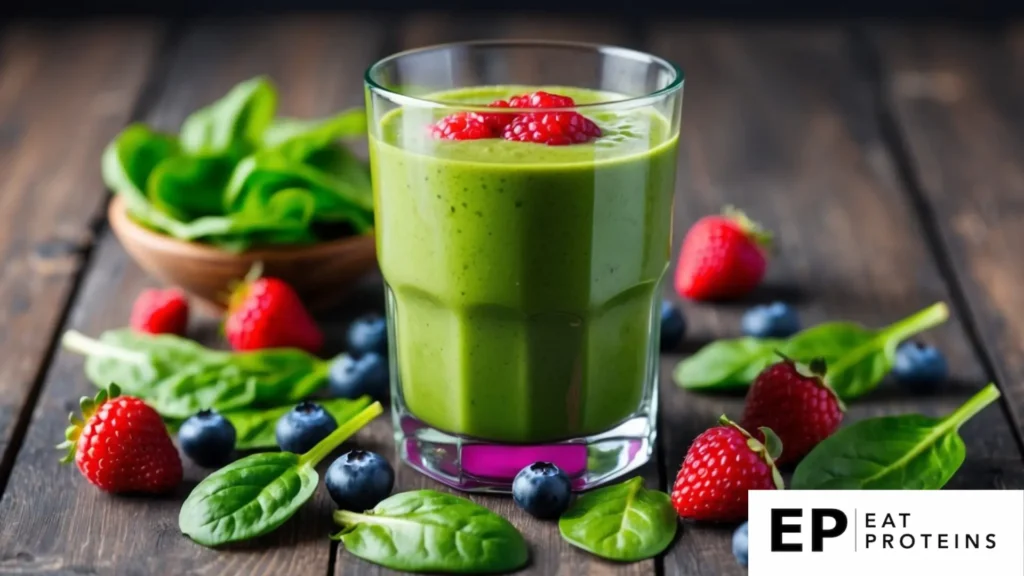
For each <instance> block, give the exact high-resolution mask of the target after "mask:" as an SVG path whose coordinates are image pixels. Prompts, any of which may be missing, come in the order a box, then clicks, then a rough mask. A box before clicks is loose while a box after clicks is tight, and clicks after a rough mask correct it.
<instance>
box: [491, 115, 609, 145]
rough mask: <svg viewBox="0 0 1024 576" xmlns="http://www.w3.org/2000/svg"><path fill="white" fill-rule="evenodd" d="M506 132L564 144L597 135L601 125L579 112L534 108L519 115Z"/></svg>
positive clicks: (508, 136) (507, 135)
mask: <svg viewBox="0 0 1024 576" xmlns="http://www.w3.org/2000/svg"><path fill="white" fill-rule="evenodd" d="M502 135H503V137H504V138H505V140H512V141H515V142H534V143H536V144H547V145H548V146H564V145H567V144H582V143H584V142H587V141H589V140H590V139H592V138H597V137H598V136H600V135H601V129H600V128H598V127H597V124H594V123H593V122H592V121H591V120H589V119H588V118H586V117H584V116H583V115H581V114H578V113H576V112H533V113H529V114H521V115H519V116H516V118H515V120H513V121H512V123H511V124H509V125H508V126H506V127H505V130H504V132H503V134H502Z"/></svg>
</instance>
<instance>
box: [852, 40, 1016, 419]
mask: <svg viewBox="0 0 1024 576" xmlns="http://www.w3.org/2000/svg"><path fill="white" fill-rule="evenodd" d="M871 39H872V41H873V44H874V46H873V48H874V52H875V54H874V55H875V56H876V57H877V59H878V62H877V65H878V67H879V73H880V81H881V83H882V89H883V90H884V92H883V97H884V99H885V102H886V103H888V104H890V105H891V113H890V118H891V120H892V122H893V126H892V127H893V129H894V132H895V134H894V136H895V137H896V138H898V139H899V141H898V142H897V145H898V146H900V152H901V153H904V154H905V158H904V159H905V161H906V165H907V166H906V167H907V169H908V171H909V175H910V177H909V178H908V182H907V185H908V188H910V189H911V191H912V192H913V193H915V194H917V195H918V196H919V201H920V204H921V206H920V209H921V213H922V217H923V218H924V219H925V221H926V222H927V223H928V224H929V225H930V226H931V227H932V231H933V233H934V236H935V240H934V241H935V242H936V244H938V245H939V248H940V250H941V251H942V253H943V256H944V258H945V259H946V261H947V263H948V272H947V275H948V276H949V277H950V278H951V281H952V282H953V283H954V284H956V285H957V286H958V288H959V290H960V292H961V293H962V295H963V298H964V299H965V301H966V308H967V310H968V311H969V313H970V314H971V317H972V327H973V329H974V331H975V333H976V335H977V339H978V340H977V343H978V348H979V349H980V350H981V351H982V352H981V354H982V356H983V357H984V358H985V360H986V362H987V364H988V365H989V366H990V369H991V371H992V372H993V373H994V375H995V376H996V377H997V378H998V380H999V383H1000V384H1001V389H1002V391H1003V393H1004V395H1005V400H1006V402H1005V406H1007V408H1008V409H1009V412H1010V413H1011V415H1012V418H1013V419H1014V421H1015V423H1016V429H1017V435H1018V438H1024V345H1022V342H1024V290H1022V289H1021V287H1022V286H1024V258H1022V257H1021V248H1022V247H1024V164H1022V163H1021V158H1024V29H1021V28H1017V29H981V30H952V29H949V28H928V29H921V28H910V29H884V30H880V31H877V33H875V34H873V35H872V36H871Z"/></svg>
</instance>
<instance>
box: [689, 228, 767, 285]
mask: <svg viewBox="0 0 1024 576" xmlns="http://www.w3.org/2000/svg"><path fill="white" fill-rule="evenodd" d="M770 240H771V235H770V234H769V233H768V232H766V231H764V230H762V229H761V228H760V227H759V226H758V225H757V224H755V223H754V222H752V221H750V220H749V219H748V218H747V217H746V216H744V215H743V213H741V212H737V211H734V210H727V211H726V214H725V215H723V216H705V217H704V218H701V219H700V220H698V221H697V223H696V224H694V225H693V227H692V228H690V231H689V232H687V233H686V237H685V238H684V239H683V246H682V250H680V253H679V264H678V266H677V267H676V278H675V287H676V292H678V293H679V295H680V296H682V297H684V298H692V299H694V300H712V299H724V298H737V297H740V296H743V295H745V294H747V293H748V292H750V291H751V290H753V289H754V288H755V287H757V285H758V284H760V283H761V280H762V279H763V278H764V274H765V270H766V268H767V267H768V262H767V258H766V254H765V249H766V247H767V245H768V244H769V243H770Z"/></svg>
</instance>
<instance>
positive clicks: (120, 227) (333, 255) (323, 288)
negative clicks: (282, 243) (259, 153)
mask: <svg viewBox="0 0 1024 576" xmlns="http://www.w3.org/2000/svg"><path fill="white" fill-rule="evenodd" d="M107 217H108V219H109V220H110V227H111V229H113V231H114V235H115V236H116V237H117V239H118V240H119V241H120V242H121V245H122V246H124V249H125V250H126V251H127V252H128V254H130V255H131V257H132V259H133V260H135V262H136V263H138V265H139V266H141V267H142V268H143V269H144V270H145V271H146V272H148V273H149V274H150V275H152V276H154V277H155V278H158V279H159V280H161V281H163V282H165V283H167V284H171V285H174V286H179V287H181V288H182V289H183V290H185V292H187V293H188V294H189V295H190V296H192V297H193V298H195V299H196V300H197V301H198V302H197V303H198V304H200V305H201V306H202V307H204V308H206V309H207V310H208V311H210V312H213V313H219V312H223V310H224V308H225V304H226V296H227V294H228V293H229V292H230V290H231V285H232V283H234V282H237V281H238V280H241V279H242V278H244V277H245V275H246V273H248V271H249V269H250V268H252V266H253V265H254V264H255V263H256V262H262V263H263V275H264V276H268V277H274V278H280V279H282V280H284V281H285V282H288V283H289V284H291V286H292V287H293V288H295V290H296V291H297V292H298V293H299V296H301V297H302V300H303V302H305V304H306V306H307V307H309V308H310V309H311V310H323V309H326V308H330V307H331V306H334V305H337V304H338V303H339V302H341V301H342V300H343V299H344V297H345V295H346V293H347V292H348V290H349V288H351V287H352V285H353V284H354V283H355V281H356V280H357V279H358V278H359V277H360V276H362V275H363V274H366V273H367V272H370V271H372V270H373V269H374V268H376V266H377V253H376V247H375V245H374V237H373V235H372V234H364V235H362V236H354V237H350V238H341V239H339V240H332V241H329V242H321V243H319V244H314V245H311V246H296V247H282V248H267V249H261V250H252V251H248V252H242V253H233V252H226V251H224V250H221V249H218V248H216V247H213V246H208V245H205V244H197V243H194V242H185V241H182V240H178V239H176V238H171V237H170V236H165V235H163V234H160V233H158V232H154V231H152V230H149V229H147V228H144V227H142V226H140V225H138V224H137V223H135V222H134V221H133V220H132V219H131V218H129V217H128V212H127V210H126V208H125V203H124V201H123V199H121V198H120V197H118V196H115V197H114V198H113V200H112V201H111V202H110V207H109V208H108V210H107Z"/></svg>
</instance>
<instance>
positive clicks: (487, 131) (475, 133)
mask: <svg viewBox="0 0 1024 576" xmlns="http://www.w3.org/2000/svg"><path fill="white" fill-rule="evenodd" d="M430 133H431V134H432V135H433V136H434V138H440V139H444V140H478V139H480V138H493V137H494V136H495V135H496V131H495V129H494V127H493V126H492V125H491V124H490V123H489V121H488V119H487V118H485V117H484V115H482V114H477V113H476V112H458V113H456V114H452V115H450V116H445V117H444V118H442V119H440V120H438V121H437V123H436V124H434V125H433V126H432V127H431V130H430Z"/></svg>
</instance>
